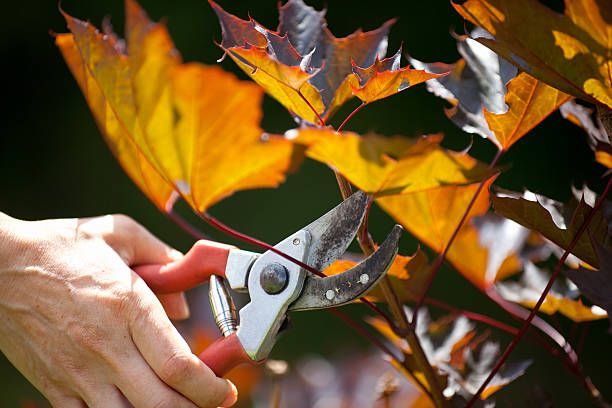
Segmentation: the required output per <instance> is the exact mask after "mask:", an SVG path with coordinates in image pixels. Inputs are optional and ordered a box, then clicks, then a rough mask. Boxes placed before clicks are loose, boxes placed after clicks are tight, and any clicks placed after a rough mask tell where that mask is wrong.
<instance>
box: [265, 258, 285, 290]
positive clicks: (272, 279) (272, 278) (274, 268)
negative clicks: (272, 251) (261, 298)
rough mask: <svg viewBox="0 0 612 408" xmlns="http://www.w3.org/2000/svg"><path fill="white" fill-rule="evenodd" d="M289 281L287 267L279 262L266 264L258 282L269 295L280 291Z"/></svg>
mask: <svg viewBox="0 0 612 408" xmlns="http://www.w3.org/2000/svg"><path fill="white" fill-rule="evenodd" d="M288 282H289V273H288V272H287V268H285V267H284V266H283V265H281V264H279V263H271V264H268V265H266V266H265V267H264V268H263V270H262V271H261V275H259V283H260V284H261V287H262V288H263V290H264V291H265V292H266V293H267V294H269V295H275V294H277V293H280V292H282V291H283V290H284V289H285V288H286V287H287V283H288Z"/></svg>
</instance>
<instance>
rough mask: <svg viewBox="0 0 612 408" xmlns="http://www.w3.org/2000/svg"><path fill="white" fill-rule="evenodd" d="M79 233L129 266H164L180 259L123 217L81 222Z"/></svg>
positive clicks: (116, 216) (141, 227)
mask: <svg viewBox="0 0 612 408" xmlns="http://www.w3.org/2000/svg"><path fill="white" fill-rule="evenodd" d="M79 232H80V233H82V234H85V235H86V236H90V237H99V238H102V239H103V240H104V241H106V243H107V244H108V245H109V246H110V247H112V248H113V249H114V250H115V252H117V253H118V254H119V255H120V256H121V258H122V259H123V261H124V262H125V263H126V264H127V265H129V266H134V265H145V264H166V263H168V262H172V261H176V260H178V259H180V258H181V257H182V254H181V253H180V252H178V251H177V250H175V249H173V248H171V247H169V246H168V245H166V244H165V243H163V242H162V241H160V240H159V239H158V238H157V237H155V236H154V235H153V234H151V233H150V232H149V231H148V230H147V229H146V228H145V227H143V226H142V225H140V224H139V223H138V222H136V221H134V220H133V219H132V218H130V217H128V216H126V215H121V214H119V215H107V216H103V217H96V218H89V219H82V220H80V225H79Z"/></svg>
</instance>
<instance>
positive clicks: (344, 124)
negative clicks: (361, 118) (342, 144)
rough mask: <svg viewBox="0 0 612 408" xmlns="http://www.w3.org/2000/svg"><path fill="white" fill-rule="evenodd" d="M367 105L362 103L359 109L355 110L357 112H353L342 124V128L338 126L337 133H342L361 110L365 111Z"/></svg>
mask: <svg viewBox="0 0 612 408" xmlns="http://www.w3.org/2000/svg"><path fill="white" fill-rule="evenodd" d="M366 105H367V103H365V102H362V103H361V105H359V106H358V107H356V108H355V110H353V111H352V112H351V113H350V114H349V115H348V116H347V117H346V119H344V121H343V122H342V123H341V124H340V126H338V130H336V132H338V133H340V132H342V129H344V127H345V126H346V124H347V123H348V122H349V120H351V119H352V118H353V116H355V115H356V114H357V113H358V112H359V111H360V110H362V109H363V107H364V106H366Z"/></svg>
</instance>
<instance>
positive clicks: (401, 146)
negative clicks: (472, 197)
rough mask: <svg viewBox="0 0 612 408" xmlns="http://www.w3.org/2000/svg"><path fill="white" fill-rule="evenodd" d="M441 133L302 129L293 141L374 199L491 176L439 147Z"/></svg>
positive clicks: (470, 160) (483, 168)
mask: <svg viewBox="0 0 612 408" xmlns="http://www.w3.org/2000/svg"><path fill="white" fill-rule="evenodd" d="M441 141H442V135H440V134H438V135H430V136H424V137H421V138H419V139H408V138H405V137H401V136H395V137H384V136H379V135H367V136H363V137H361V136H359V135H358V134H356V133H352V132H343V133H341V134H340V133H336V132H334V131H332V130H328V129H323V130H317V129H306V130H301V131H300V132H299V134H298V136H297V139H296V142H297V143H303V144H305V145H307V146H308V150H307V152H306V154H307V156H308V157H310V158H312V159H314V160H317V161H320V162H322V163H326V164H328V165H329V166H331V167H333V168H334V169H336V170H338V171H339V172H340V173H341V174H342V175H343V176H345V177H346V178H347V179H348V180H349V181H350V182H351V183H353V184H354V185H356V186H357V187H359V188H360V189H361V190H363V191H366V192H368V193H371V194H376V195H378V196H383V195H393V194H407V193H412V192H416V191H423V190H428V189H432V188H437V187H439V186H441V185H448V184H469V183H472V182H474V181H478V180H482V179H484V178H486V177H488V176H490V175H491V174H492V172H493V171H492V170H491V169H489V168H488V166H486V165H484V164H482V163H480V162H478V161H477V160H475V159H473V158H472V157H470V156H469V155H468V154H467V153H463V152H453V151H449V150H446V149H444V148H443V147H441V146H440V142H441Z"/></svg>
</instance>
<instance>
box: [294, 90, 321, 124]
mask: <svg viewBox="0 0 612 408" xmlns="http://www.w3.org/2000/svg"><path fill="white" fill-rule="evenodd" d="M297 93H298V95H299V96H300V98H301V99H302V100H303V101H304V102H306V105H308V107H309V108H310V110H312V112H313V113H314V114H315V115H316V116H317V119H318V120H319V122H320V124H321V126H325V121H324V120H323V118H322V117H321V115H319V112H317V110H316V109H315V108H314V106H312V104H311V103H310V101H309V100H308V99H306V97H305V96H304V94H303V93H302V91H297Z"/></svg>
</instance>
